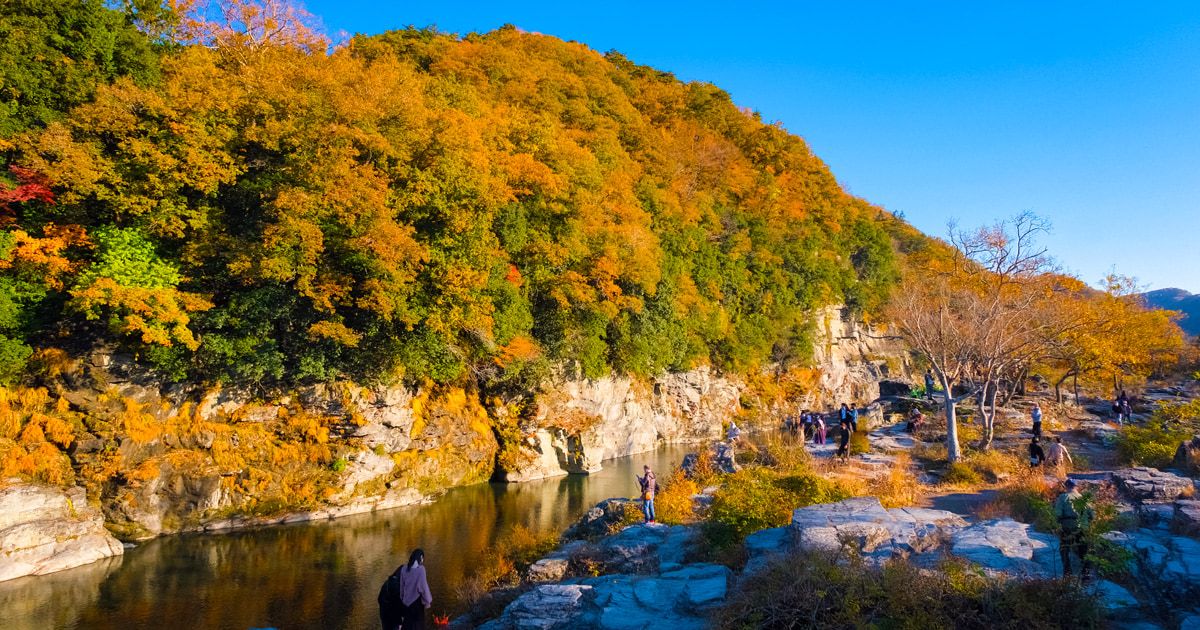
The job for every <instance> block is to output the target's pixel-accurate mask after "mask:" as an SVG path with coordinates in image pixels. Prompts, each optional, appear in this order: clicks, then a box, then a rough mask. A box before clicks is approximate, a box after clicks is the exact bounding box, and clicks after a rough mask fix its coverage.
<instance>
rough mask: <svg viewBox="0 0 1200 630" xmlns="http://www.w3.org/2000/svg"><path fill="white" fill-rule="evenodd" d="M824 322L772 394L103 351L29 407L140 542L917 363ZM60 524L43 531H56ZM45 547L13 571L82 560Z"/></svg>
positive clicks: (847, 394)
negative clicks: (423, 383) (501, 395)
mask: <svg viewBox="0 0 1200 630" xmlns="http://www.w3.org/2000/svg"><path fill="white" fill-rule="evenodd" d="M816 332H817V335H816V339H817V344H816V348H815V349H814V356H815V359H816V360H815V364H814V365H812V366H810V367H807V368H804V370H805V371H806V374H808V375H809V377H810V381H811V382H809V383H808V384H807V385H806V386H805V388H804V389H801V390H788V393H786V394H784V393H780V392H782V391H783V390H781V389H780V390H778V391H775V392H774V394H773V396H775V398H773V399H772V400H773V401H774V402H771V403H769V404H767V403H763V402H762V401H764V400H766V399H767V396H766V395H765V394H764V393H763V392H762V391H760V390H762V389H764V388H766V389H769V387H768V385H769V384H770V383H771V382H772V381H773V380H775V379H776V378H777V377H776V372H774V371H772V370H767V371H764V372H763V373H761V374H757V375H754V376H753V378H749V379H742V378H738V377H735V376H732V375H728V374H720V373H717V372H716V371H714V370H712V369H709V368H706V367H701V368H697V369H694V370H690V371H687V372H680V373H672V374H665V375H663V376H660V377H658V378H655V379H651V380H637V379H631V378H627V377H620V376H609V377H605V378H601V379H598V380H582V379H559V380H556V381H552V382H550V383H547V384H546V385H544V386H543V387H542V388H541V389H540V391H539V392H536V393H531V394H530V395H529V396H527V397H526V398H525V399H524V400H522V401H521V402H520V403H519V404H513V403H504V402H502V401H501V400H500V399H498V398H489V397H488V396H487V395H485V394H483V393H481V392H479V391H475V390H472V389H466V388H462V387H440V388H434V387H416V388H410V387H405V386H391V387H361V386H357V385H354V384H352V383H347V382H342V383H335V384H329V385H315V386H309V387H305V388H302V389H299V390H296V391H292V392H288V393H285V394H281V395H275V396H270V397H265V396H261V395H255V394H254V393H253V392H248V391H244V390H238V389H231V388H213V389H200V388H197V387H183V386H168V385H163V384H162V383H161V382H159V381H157V380H156V379H155V377H154V375H153V374H150V373H147V372H145V371H142V370H140V369H139V368H138V367H137V365H136V363H135V362H134V361H133V360H132V359H131V358H130V357H123V356H119V355H113V354H109V353H105V352H96V353H94V354H92V355H91V356H88V357H86V358H83V359H78V360H74V361H68V362H65V363H64V364H63V365H62V366H60V367H59V370H58V371H59V374H58V375H57V376H56V378H55V380H53V381H52V382H51V383H50V385H51V387H53V388H54V392H53V393H52V394H50V395H49V396H45V395H43V396H41V397H40V398H39V397H37V396H34V397H31V400H35V399H36V400H41V401H43V402H42V403H40V404H42V405H43V406H44V407H45V408H44V409H43V408H38V409H32V408H31V409H28V410H23V411H22V413H28V414H36V413H50V414H55V413H68V414H69V416H70V417H66V416H64V422H68V423H70V424H71V425H72V426H74V427H75V428H74V436H73V439H72V440H71V441H70V443H69V446H66V447H65V454H64V457H67V456H69V463H70V466H69V471H68V472H71V471H73V474H74V482H73V483H74V485H75V487H73V488H72V489H71V490H70V496H72V497H75V499H72V504H74V505H79V506H82V505H84V504H85V502H84V501H82V498H83V497H84V492H85V491H86V495H87V496H90V497H91V498H92V500H93V501H94V502H98V504H99V506H100V508H101V511H102V514H103V521H104V523H105V524H106V525H107V527H108V529H109V530H110V531H112V532H114V533H115V534H116V535H117V536H118V537H119V538H122V539H126V540H140V539H145V538H148V537H153V536H157V535H160V534H165V533H173V532H180V531H211V530H217V529H226V528H231V527H238V526H245V525H255V524H271V523H280V522H293V521H297V520H311V519H322V518H334V517H337V516H342V515H346V514H353V513H358V512H364V511H371V510H378V509H387V508H392V507H397V506H401V505H410V504H414V503H419V502H422V501H427V500H430V498H432V497H434V496H436V495H437V494H439V493H440V492H442V491H444V490H445V489H446V488H449V487H453V486H457V485H463V484H469V483H475V482H479V481H484V480H487V479H489V478H497V479H501V480H506V481H528V480H532V479H539V478H544V477H550V476H555V475H564V474H569V473H588V472H593V471H595V470H598V469H599V468H600V467H601V465H602V462H603V461H605V460H608V459H611V458H615V457H622V456H627V455H632V454H636V453H642V452H646V451H650V450H653V449H655V448H658V447H659V446H660V445H662V444H664V443H689V442H702V441H707V440H713V439H716V438H718V437H719V436H720V435H721V433H722V430H723V425H725V424H726V423H728V422H729V421H730V420H732V419H735V418H736V419H737V420H738V421H739V422H743V423H745V422H753V421H756V420H758V421H761V422H763V423H764V424H767V425H769V424H771V423H773V422H774V421H775V420H776V419H777V418H778V416H779V415H780V414H782V413H788V412H790V411H791V410H793V409H794V408H795V406H796V405H797V404H801V405H803V406H808V407H812V408H822V407H826V406H832V404H833V403H835V402H840V401H854V402H857V403H866V402H869V401H870V400H872V399H874V398H875V397H877V396H878V392H879V386H878V381H879V379H880V378H884V377H896V376H897V375H900V376H903V375H904V374H905V373H906V371H907V369H908V366H907V364H906V363H905V356H904V353H903V351H902V348H900V346H899V345H898V344H897V343H896V342H895V341H894V340H893V339H891V338H889V337H887V336H886V335H884V334H882V333H881V332H880V331H878V330H877V329H875V328H873V327H870V326H867V325H864V324H862V323H859V322H855V321H853V320H852V319H851V318H849V316H848V314H847V312H846V311H845V310H843V309H839V308H829V309H824V310H822V311H820V312H819V313H818V314H817V327H816ZM56 396H57V399H56V398H55V397H56ZM797 399H799V403H797ZM68 407H69V409H70V411H69V412H65V411H63V410H64V409H67V408H68ZM22 487H23V486H22ZM14 496H16V495H14ZM64 496H66V495H64ZM89 514H91V513H89ZM88 518H90V519H91V520H89V521H87V522H88V523H92V524H93V525H94V524H96V523H99V522H100V520H99V518H98V516H96V515H93V516H89V517H88ZM39 519H40V517H39ZM35 520H37V519H35ZM42 520H45V519H42ZM39 522H40V521H39ZM47 522H49V521H47ZM56 527H57V525H56V526H53V527H48V528H44V531H42V532H41V534H39V535H44V536H48V537H50V538H54V537H56V536H59V532H58V530H57V529H55V528H56ZM93 529H94V528H93ZM93 533H95V532H93ZM105 535H107V534H105ZM82 540H85V541H88V540H90V541H91V542H92V543H96V544H94V545H92V547H93V550H92V551H90V552H89V553H92V554H93V555H95V558H98V557H104V556H105V555H107V554H110V553H117V552H119V548H120V547H119V545H117V546H116V547H115V549H116V550H117V551H113V549H114V547H113V544H114V543H113V542H112V541H111V540H110V539H107V538H104V537H103V536H100V537H98V538H95V540H92V539H91V538H83V539H82ZM89 544H91V543H89ZM26 546H27V545H26ZM47 549H51V552H50V555H52V556H62V558H63V560H62V561H61V562H58V561H55V562H49V561H45V562H43V561H42V560H34V561H31V562H30V563H29V567H30V568H20V569H17V568H11V567H9V566H8V564H7V563H6V566H5V568H4V570H5V571H11V572H18V573H19V572H25V573H28V572H35V571H44V570H49V569H48V568H47V567H62V566H67V565H69V564H70V563H72V562H75V560H73V559H71V558H74V557H76V556H79V554H78V553H76V550H73V549H68V550H66V551H63V552H59V551H53V549H54V548H53V547H47ZM85 555H86V554H85ZM89 557H90V556H89ZM95 558H92V559H95ZM43 560H44V559H43ZM76 563H77V562H76ZM22 566H24V565H22ZM38 567H40V568H38Z"/></svg>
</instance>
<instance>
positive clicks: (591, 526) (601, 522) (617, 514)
mask: <svg viewBox="0 0 1200 630" xmlns="http://www.w3.org/2000/svg"><path fill="white" fill-rule="evenodd" d="M629 506H632V508H637V506H638V502H637V501H635V500H633V499H619V498H617V499H605V500H603V501H601V502H599V503H597V504H596V505H595V507H593V508H592V509H590V510H588V511H587V512H585V513H584V515H583V516H581V517H579V520H578V521H575V524H574V525H571V526H570V527H568V528H567V531H566V532H564V533H563V539H564V540H579V539H584V538H598V537H600V536H605V535H607V534H608V533H609V532H610V531H612V529H613V528H614V527H616V526H617V524H618V523H620V522H621V521H623V520H624V519H625V513H626V510H628V509H632V508H631V507H629ZM638 509H640V508H638Z"/></svg>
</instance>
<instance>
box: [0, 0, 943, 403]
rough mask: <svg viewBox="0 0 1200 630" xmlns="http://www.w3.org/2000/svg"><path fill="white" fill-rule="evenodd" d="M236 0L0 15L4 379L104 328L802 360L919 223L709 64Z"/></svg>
mask: <svg viewBox="0 0 1200 630" xmlns="http://www.w3.org/2000/svg"><path fill="white" fill-rule="evenodd" d="M119 4H120V3H119ZM227 4H228V6H229V8H230V9H231V10H232V14H233V16H234V19H232V20H225V21H220V20H218V21H209V20H207V19H205V18H204V17H203V16H204V15H205V14H203V13H202V12H193V13H190V14H189V13H171V12H168V11H164V10H160V9H158V8H156V7H155V6H154V3H147V2H128V3H124V5H123V7H119V8H109V7H108V6H106V3H103V2H101V1H100V0H88V1H85V2H76V1H68V0H53V1H49V2H44V1H40V0H38V1H34V0H19V1H17V2H14V3H10V5H9V8H8V9H6V13H7V15H5V16H4V18H3V22H2V24H0V29H3V30H4V33H2V34H0V35H2V36H0V40H2V41H3V42H4V43H3V44H0V56H2V57H0V72H3V73H4V76H3V78H2V81H3V83H2V85H0V133H2V134H3V136H2V139H0V150H2V151H3V153H2V155H3V160H4V163H5V170H6V171H7V173H6V175H5V177H6V182H5V183H2V184H0V189H3V192H2V193H0V195H2V196H0V212H3V219H2V220H3V222H4V224H5V225H4V229H3V232H2V233H0V273H2V274H3V276H2V277H0V333H2V334H3V337H2V338H0V347H2V355H3V357H2V362H3V373H4V375H5V377H6V378H7V379H9V380H13V379H17V378H20V376H21V375H22V374H23V373H25V372H26V371H27V370H28V369H29V366H30V365H33V366H35V367H36V365H37V364H38V359H39V357H43V356H46V355H47V354H53V353H56V352H59V351H64V350H65V351H68V352H70V353H78V352H81V351H84V350H86V349H87V348H91V347H95V346H97V345H117V346H119V347H123V348H126V349H128V350H129V351H131V352H132V353H133V354H135V355H136V356H137V357H138V358H139V360H141V361H143V362H145V363H147V364H148V365H151V366H153V367H154V368H156V369H157V370H158V371H159V372H160V373H161V374H163V375H164V376H165V377H166V378H169V379H173V380H190V381H199V382H226V383H230V382H233V383H242V384H251V385H257V386H261V387H267V388H271V387H279V386H288V385H291V384H295V383H300V382H313V381H322V380H330V379H334V378H339V377H346V378H351V379H354V380H357V381H359V382H379V381H389V382H395V381H398V380H401V379H404V380H410V381H412V382H419V381H423V380H426V379H428V380H432V381H434V382H452V381H457V380H461V379H464V378H471V377H474V378H479V379H483V380H487V381H489V382H493V383H499V384H503V383H505V382H510V383H512V384H514V385H519V384H520V383H521V382H523V381H526V380H528V379H536V378H541V375H543V374H544V373H545V371H546V370H547V369H548V368H549V367H550V366H552V365H562V366H565V367H566V368H567V369H568V370H570V371H571V372H572V373H576V374H581V375H584V376H599V375H602V374H605V373H608V372H609V371H612V370H615V371H618V372H622V373H630V374H634V375H647V374H654V373H660V372H662V371H667V370H677V369H685V368H688V367H691V366H695V365H697V364H705V363H709V364H712V365H714V366H717V367H720V368H724V369H731V370H738V371H741V370H746V369H748V368H750V367H752V366H756V365H761V364H763V363H765V362H768V361H779V362H787V361H791V360H798V359H799V360H802V359H804V358H805V357H806V355H807V354H808V353H809V352H810V346H811V344H810V343H808V342H807V335H808V332H807V331H808V330H809V326H810V324H809V321H808V319H809V313H810V311H811V309H812V308H813V307H815V306H819V305H823V304H829V303H846V304H849V305H851V306H852V307H854V308H855V309H858V310H859V311H860V312H868V313H869V312H870V311H871V310H872V309H875V308H877V307H878V306H879V305H880V304H881V302H882V300H883V299H884V298H885V296H886V294H887V292H888V290H889V287H890V286H891V285H892V284H893V283H894V282H895V280H896V278H897V264H898V263H897V255H896V253H895V242H894V239H893V236H903V237H904V238H906V239H908V241H909V242H908V244H907V245H906V246H907V247H914V246H915V247H920V246H921V245H922V243H923V242H924V240H923V237H918V236H917V235H916V233H915V231H913V230H912V229H911V228H909V227H908V226H907V225H905V224H903V223H902V222H900V221H898V220H897V219H895V218H894V217H892V216H891V215H890V214H888V213H886V212H884V211H882V210H880V209H878V208H876V207H873V206H871V205H869V204H867V203H866V202H864V201H862V200H859V199H856V198H854V197H851V196H850V195H848V194H846V193H845V192H844V191H843V190H842V189H841V187H839V185H838V183H837V181H836V180H835V179H834V177H833V175H832V174H831V173H830V172H829V170H828V168H827V167H826V166H825V164H824V163H822V162H821V160H820V159H818V158H817V157H815V156H814V155H813V154H812V153H811V152H810V150H809V148H808V147H807V146H806V144H805V143H804V141H803V140H802V139H801V138H799V137H797V136H795V135H792V134H790V133H788V132H787V131H786V130H784V129H783V128H782V127H780V126H779V125H773V124H769V123H766V122H764V121H763V120H762V119H761V118H760V117H759V116H758V115H757V114H755V113H753V112H750V111H747V110H745V109H741V108H739V107H738V106H736V105H735V104H734V103H733V102H732V101H731V100H730V97H729V95H728V94H727V93H725V92H723V91H721V90H720V89H718V88H716V87H714V86H712V85H709V84H705V83H684V82H682V81H679V80H677V79H676V78H675V77H673V76H672V75H670V74H669V73H665V72H661V71H658V70H655V69H652V68H648V67H644V66H639V65H637V64H635V63H633V62H631V61H630V60H628V59H626V58H624V57H622V56H621V55H620V54H617V53H609V54H606V55H602V54H600V53H597V52H596V51H593V50H590V49H588V48H587V47H585V46H583V45H580V44H576V43H568V42H564V41H561V40H559V39H556V38H554V37H549V36H545V35H538V34H531V33H524V32H521V31H520V30H518V29H516V28H512V27H505V28H501V29H499V30H497V31H494V32H491V33H486V34H469V35H465V36H458V35H452V34H444V33H439V32H437V31H436V30H433V29H408V30H403V31H394V32H390V33H386V34H383V35H379V36H374V37H355V38H354V39H352V40H350V41H349V42H346V43H344V44H343V45H340V46H336V47H334V46H328V44H327V42H326V40H325V39H324V38H323V37H322V36H321V35H320V34H319V33H317V32H315V31H313V30H311V29H309V28H308V27H306V26H304V22H303V20H298V19H295V17H296V16H295V15H294V14H289V15H288V16H283V17H280V18H279V19H278V20H276V21H271V19H267V20H265V21H264V19H262V16H259V17H258V18H256V17H255V14H254V10H255V9H254V5H251V4H246V5H241V4H238V3H227ZM239 12H240V13H239ZM270 17H271V16H268V18H270ZM277 17H278V16H277ZM272 19H273V18H272Z"/></svg>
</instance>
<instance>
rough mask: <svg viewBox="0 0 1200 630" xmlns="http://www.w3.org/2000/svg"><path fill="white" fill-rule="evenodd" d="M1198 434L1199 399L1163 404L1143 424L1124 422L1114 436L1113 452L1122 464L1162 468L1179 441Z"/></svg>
mask: <svg viewBox="0 0 1200 630" xmlns="http://www.w3.org/2000/svg"><path fill="white" fill-rule="evenodd" d="M1197 433H1200V400H1194V401H1192V402H1189V403H1177V404H1170V405H1163V406H1161V407H1159V408H1158V409H1156V410H1155V411H1154V416H1153V417H1151V419H1150V420H1149V421H1148V422H1147V423H1146V425H1145V426H1141V427H1139V426H1133V425H1126V426H1125V427H1124V428H1123V429H1122V430H1121V434H1120V436H1119V437H1118V438H1117V452H1118V453H1119V455H1120V457H1121V460H1122V461H1124V462H1125V463H1131V464H1142V465H1145V466H1154V467H1157V468H1162V467H1165V466H1169V465H1170V464H1171V460H1172V459H1173V458H1174V457H1175V451H1176V450H1177V449H1178V448H1179V443H1180V442H1183V441H1185V440H1189V439H1191V437H1192V436H1193V435H1195V434H1197Z"/></svg>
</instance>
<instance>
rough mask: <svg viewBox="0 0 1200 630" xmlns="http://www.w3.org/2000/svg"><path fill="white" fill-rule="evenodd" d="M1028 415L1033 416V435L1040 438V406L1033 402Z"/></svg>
mask: <svg viewBox="0 0 1200 630" xmlns="http://www.w3.org/2000/svg"><path fill="white" fill-rule="evenodd" d="M1029 415H1030V417H1032V418H1033V437H1035V438H1038V439H1041V437H1042V406H1041V405H1039V404H1037V403H1033V409H1030V410H1029Z"/></svg>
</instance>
